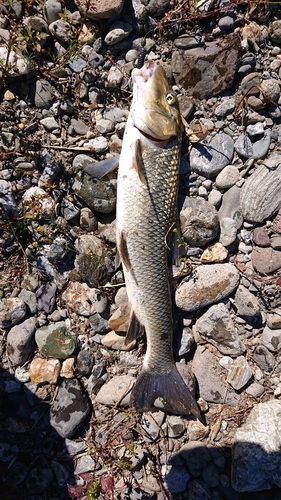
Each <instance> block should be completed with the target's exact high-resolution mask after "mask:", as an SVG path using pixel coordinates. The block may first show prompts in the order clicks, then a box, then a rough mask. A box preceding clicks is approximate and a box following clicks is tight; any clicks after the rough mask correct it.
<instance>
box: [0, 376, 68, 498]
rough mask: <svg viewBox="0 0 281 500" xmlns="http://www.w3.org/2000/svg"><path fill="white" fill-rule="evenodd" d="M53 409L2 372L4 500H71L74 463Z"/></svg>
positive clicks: (0, 479) (0, 487)
mask: <svg viewBox="0 0 281 500" xmlns="http://www.w3.org/2000/svg"><path fill="white" fill-rule="evenodd" d="M49 409H50V407H49V405H48V404H47V403H44V402H42V401H41V400H40V399H39V398H38V397H36V396H35V395H34V394H33V393H32V392H31V391H30V390H28V389H27V387H26V384H23V383H21V382H19V381H18V380H16V379H15V378H14V377H13V376H12V375H11V374H10V373H9V372H8V371H5V370H3V371H2V372H1V373H0V500H15V499H17V500H66V499H70V496H69V494H68V488H67V484H74V477H73V461H72V458H71V457H70V455H69V453H68V451H67V448H66V444H65V440H64V439H63V438H61V437H60V436H59V434H58V433H57V432H56V431H55V429H53V428H52V427H51V425H50V412H49Z"/></svg>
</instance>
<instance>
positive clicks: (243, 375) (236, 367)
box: [227, 356, 253, 391]
mask: <svg viewBox="0 0 281 500" xmlns="http://www.w3.org/2000/svg"><path fill="white" fill-rule="evenodd" d="M252 376H253V373H252V370H251V367H250V365H249V363H248V362H247V360H246V358H244V356H239V357H238V358H236V359H235V360H234V361H233V363H232V365H231V367H230V369H229V372H228V375H227V382H228V383H229V384H230V385H231V386H232V387H233V388H234V389H235V390H236V391H239V390H240V389H242V388H243V387H244V386H245V385H246V384H247V383H248V382H249V380H250V378H251V377H252Z"/></svg>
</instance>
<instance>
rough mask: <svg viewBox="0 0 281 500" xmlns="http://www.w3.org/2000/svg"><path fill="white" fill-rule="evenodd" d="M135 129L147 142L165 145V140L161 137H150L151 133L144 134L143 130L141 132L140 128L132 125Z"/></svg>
mask: <svg viewBox="0 0 281 500" xmlns="http://www.w3.org/2000/svg"><path fill="white" fill-rule="evenodd" d="M134 127H135V129H136V130H137V131H138V132H139V133H140V134H141V135H142V136H143V137H144V138H145V139H146V140H148V141H149V142H153V143H154V144H157V145H159V144H165V143H166V142H167V140H168V139H167V138H165V139H163V138H161V137H157V136H155V135H152V134H151V133H149V132H146V131H144V130H142V129H141V128H139V127H137V126H136V125H134Z"/></svg>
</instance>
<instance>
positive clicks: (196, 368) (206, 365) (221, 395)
mask: <svg viewBox="0 0 281 500" xmlns="http://www.w3.org/2000/svg"><path fill="white" fill-rule="evenodd" d="M192 370H193V373H194V375H195V377H196V379H197V382H198V385H199V394H200V397H201V398H203V399H204V400H205V401H208V402H210V403H223V404H230V405H238V404H239V399H240V397H239V396H238V395H237V394H235V393H234V391H232V390H231V389H229V385H228V384H227V382H226V376H225V370H224V369H223V368H222V367H221V366H220V364H219V360H218V358H217V357H216V356H215V355H214V354H213V353H212V352H211V351H209V349H206V348H205V347H204V346H202V345H198V346H197V349H196V352H195V355H194V358H193V362H192Z"/></svg>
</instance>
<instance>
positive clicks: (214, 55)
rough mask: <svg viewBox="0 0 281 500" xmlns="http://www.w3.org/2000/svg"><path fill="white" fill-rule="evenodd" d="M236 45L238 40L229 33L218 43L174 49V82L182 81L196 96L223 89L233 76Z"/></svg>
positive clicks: (235, 61)
mask: <svg viewBox="0 0 281 500" xmlns="http://www.w3.org/2000/svg"><path fill="white" fill-rule="evenodd" d="M239 48H240V40H239V39H238V38H237V37H236V36H233V37H229V38H228V39H227V41H225V42H222V43H221V44H218V43H217V40H216V41H213V42H208V43H207V44H206V45H205V46H204V47H202V48H201V47H196V48H194V49H190V50H188V51H177V50H176V51H174V52H173V54H172V72H173V75H174V78H175V81H176V84H177V85H182V86H183V87H184V88H185V89H186V90H188V92H189V93H190V95H192V96H193V97H194V98H196V99H203V98H204V97H209V96H211V95H216V94H218V93H220V92H222V91H223V90H226V89H227V88H229V87H231V85H232V82H233V79H234V76H235V72H236V64H237V57H238V51H239ZM210 62H212V72H211V73H210Z"/></svg>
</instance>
